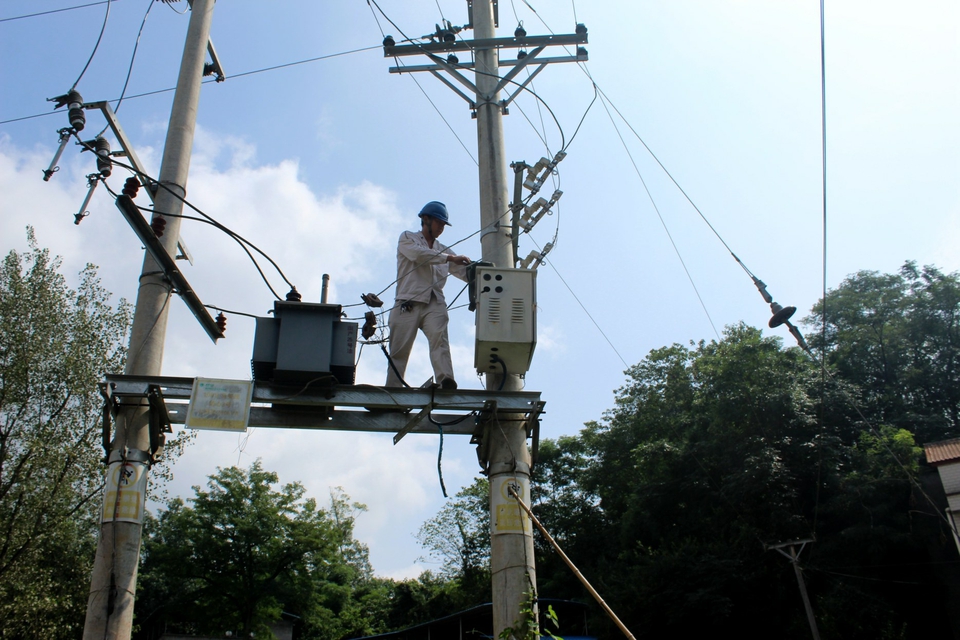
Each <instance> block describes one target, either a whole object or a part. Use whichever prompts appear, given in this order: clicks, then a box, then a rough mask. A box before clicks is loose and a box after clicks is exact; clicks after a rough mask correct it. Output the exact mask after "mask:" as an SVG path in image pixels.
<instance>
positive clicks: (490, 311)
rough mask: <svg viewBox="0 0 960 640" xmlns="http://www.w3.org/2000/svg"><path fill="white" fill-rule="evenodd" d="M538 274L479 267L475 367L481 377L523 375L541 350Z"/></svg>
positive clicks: (477, 275) (527, 270) (526, 270)
mask: <svg viewBox="0 0 960 640" xmlns="http://www.w3.org/2000/svg"><path fill="white" fill-rule="evenodd" d="M536 284H537V272H536V271H535V270H531V269H501V268H497V267H477V270H476V284H475V287H476V288H475V291H476V304H477V318H476V321H477V338H476V347H475V349H474V358H473V363H474V366H475V367H476V368H477V371H478V372H480V373H499V372H500V371H502V367H501V364H500V361H502V362H503V365H504V366H505V367H506V370H507V373H508V374H509V373H514V374H518V375H522V374H524V373H526V372H527V371H528V370H529V369H530V362H531V360H532V359H533V350H534V349H535V348H536V346H537V316H536V310H537V288H536Z"/></svg>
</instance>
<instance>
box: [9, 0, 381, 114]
mask: <svg viewBox="0 0 960 640" xmlns="http://www.w3.org/2000/svg"><path fill="white" fill-rule="evenodd" d="M111 1H113V2H116V1H117V0H111ZM379 48H380V47H379V46H371V47H360V48H359V49H351V50H349V51H341V52H339V53H328V54H326V55H322V56H317V57H315V58H307V59H305V60H297V61H296V62H287V63H284V64H278V65H274V66H272V67H263V68H262V69H253V70H251V71H242V72H240V73H234V74H231V75H230V78H231V79H232V78H242V77H244V76H252V75H256V74H258V73H264V72H266V71H275V70H277V69H285V68H287V67H294V66H297V65H300V64H306V63H308V62H317V61H319V60H327V59H328V58H338V57H340V56H345V55H349V54H352V53H361V52H364V51H372V50H373V49H379ZM211 82H216V80H215V79H213V78H209V79H207V80H204V81H203V84H209V83H211ZM175 90H176V87H168V88H166V89H155V90H153V91H146V92H144V93H137V94H134V95H132V96H126V98H125V99H126V100H133V99H134V98H145V97H147V96H154V95H157V94H160V93H169V92H171V91H175ZM118 100H119V98H114V99H112V100H107V102H117V101H118ZM52 115H56V112H52V111H48V112H44V113H36V114H33V115H31V116H20V117H19V118H10V119H8V120H0V125H2V124H10V123H11V122H20V121H21V120H32V119H33V118H43V117H45V116H52Z"/></svg>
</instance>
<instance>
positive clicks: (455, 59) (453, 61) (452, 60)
mask: <svg viewBox="0 0 960 640" xmlns="http://www.w3.org/2000/svg"><path fill="white" fill-rule="evenodd" d="M447 62H449V63H450V64H460V58H458V57H457V56H455V55H453V54H452V53H451V54H450V55H448V56H447Z"/></svg>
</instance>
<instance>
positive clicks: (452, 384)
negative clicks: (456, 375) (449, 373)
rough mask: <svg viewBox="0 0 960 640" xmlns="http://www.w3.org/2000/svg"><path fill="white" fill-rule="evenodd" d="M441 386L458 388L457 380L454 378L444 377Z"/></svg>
mask: <svg viewBox="0 0 960 640" xmlns="http://www.w3.org/2000/svg"><path fill="white" fill-rule="evenodd" d="M440 388H441V389H456V388H457V381H456V380H454V379H453V378H444V379H443V380H441V381H440Z"/></svg>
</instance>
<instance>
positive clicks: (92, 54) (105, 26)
mask: <svg viewBox="0 0 960 640" xmlns="http://www.w3.org/2000/svg"><path fill="white" fill-rule="evenodd" d="M112 1H113V0H107V10H106V12H104V14H103V25H102V26H101V27H100V35H99V36H97V43H96V44H95V45H93V51H91V52H90V57H89V58H87V64H85V65H83V71H81V72H80V75H79V76H77V81H76V82H74V83H73V86H72V87H70V91H73V90H74V89H76V88H77V85H78V84H80V80H81V79H82V78H83V74H85V73H86V72H87V69H88V68H89V67H90V63H91V62H93V56H95V55H96V54H97V49H99V48H100V41H101V40H103V32H104V31H106V30H107V18H109V17H110V4H111V3H112Z"/></svg>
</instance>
